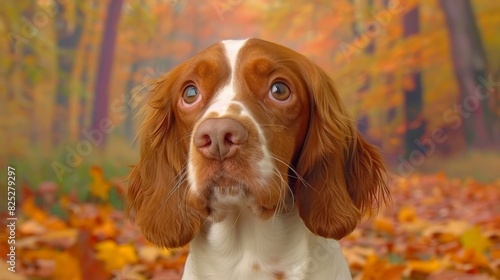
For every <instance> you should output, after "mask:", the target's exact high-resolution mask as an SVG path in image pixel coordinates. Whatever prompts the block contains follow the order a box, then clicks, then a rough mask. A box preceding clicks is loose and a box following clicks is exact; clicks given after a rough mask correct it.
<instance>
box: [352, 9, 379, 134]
mask: <svg viewBox="0 0 500 280" xmlns="http://www.w3.org/2000/svg"><path fill="white" fill-rule="evenodd" d="M358 2H361V1H359V0H358ZM352 4H353V5H357V6H358V7H356V8H360V9H362V8H365V7H363V6H361V5H360V3H357V2H356V1H353V2H352ZM365 5H367V7H368V8H369V9H372V8H373V1H372V0H369V1H368V2H367V3H365ZM360 6H361V7H360ZM356 8H355V9H353V10H354V15H353V18H354V22H353V25H352V30H353V33H354V38H358V37H362V36H365V37H366V32H367V30H366V29H365V28H366V22H367V20H366V19H365V18H363V20H357V18H358V17H357V16H356ZM361 13H362V12H361ZM366 38H367V39H368V40H369V43H368V45H367V46H366V47H365V49H364V52H365V54H366V55H367V56H371V55H373V53H374V51H375V38H371V37H366ZM361 75H362V76H363V77H364V79H363V82H362V84H361V86H360V87H359V88H358V91H357V98H358V100H357V102H356V103H360V102H361V101H362V100H363V98H364V95H365V94H366V93H367V92H368V90H369V89H370V80H371V77H370V74H369V73H368V72H362V73H361ZM369 121H370V120H369V118H368V114H367V112H366V111H365V112H363V111H361V110H358V111H357V112H356V122H357V124H358V130H359V132H360V133H361V134H362V135H363V136H365V137H367V136H368V129H369V125H370V123H369ZM378 140H379V139H378Z"/></svg>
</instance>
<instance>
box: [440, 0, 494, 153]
mask: <svg viewBox="0 0 500 280" xmlns="http://www.w3.org/2000/svg"><path fill="white" fill-rule="evenodd" d="M440 3H441V7H442V8H443V11H444V14H445V17H446V21H447V23H448V29H449V36H450V45H451V49H452V59H453V65H454V70H455V76H456V78H457V81H458V84H459V88H460V94H459V99H458V104H457V106H458V108H461V110H462V114H461V115H462V120H463V123H464V124H465V139H466V141H467V144H469V145H470V146H472V147H474V148H479V149H485V148H488V147H490V146H491V145H492V143H493V141H494V139H492V138H493V135H492V131H491V130H490V128H492V123H491V120H492V112H491V111H490V109H489V107H488V100H489V99H490V98H489V97H491V95H492V93H491V88H490V89H489V90H490V92H488V89H486V88H485V87H484V81H487V80H488V77H487V72H488V70H487V63H486V61H487V60H486V54H485V51H484V48H483V45H482V42H481V36H480V33H479V29H478V27H477V24H476V20H475V17H474V13H473V10H472V6H471V3H470V1H469V0H440ZM478 92H482V94H478ZM457 111H458V110H457Z"/></svg>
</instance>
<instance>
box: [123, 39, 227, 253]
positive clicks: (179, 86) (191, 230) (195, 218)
mask: <svg viewBox="0 0 500 280" xmlns="http://www.w3.org/2000/svg"><path fill="white" fill-rule="evenodd" d="M194 60H195V61H196V62H197V63H193V61H194ZM224 62H225V60H224V56H223V52H222V51H221V46H220V45H217V44H216V45H214V46H212V47H211V48H209V49H207V50H205V51H204V52H202V53H200V54H199V55H198V56H197V57H196V58H194V59H192V60H188V61H186V62H185V63H183V64H181V65H180V66H178V67H176V68H175V69H174V70H172V72H170V73H169V74H167V75H166V76H165V77H163V78H161V79H160V80H159V81H157V82H156V83H155V84H154V85H153V88H152V90H151V92H150V93H149V95H148V96H147V97H146V103H145V104H143V105H142V107H141V112H139V116H141V117H142V118H143V120H142V122H141V124H140V126H139V127H140V131H139V141H140V145H141V150H140V153H141V158H140V161H139V163H138V164H137V165H136V166H135V167H134V168H133V169H132V171H131V172H130V174H129V187H128V191H127V194H126V212H127V214H128V215H129V216H134V218H135V222H136V224H137V225H138V227H139V229H140V230H141V231H142V233H143V234H144V236H145V237H146V238H147V239H148V240H149V241H151V242H153V243H155V244H156V245H158V246H161V247H168V248H172V247H180V246H183V245H185V244H187V243H189V242H190V241H191V240H192V239H193V237H194V236H195V235H196V234H197V233H198V232H199V231H200V228H201V224H202V223H203V221H204V215H203V213H201V212H200V211H197V210H196V209H193V208H191V207H189V206H188V203H187V200H188V186H187V182H186V174H187V173H186V170H185V166H186V162H187V150H188V145H189V135H190V132H191V129H192V127H193V125H194V122H195V117H194V116H193V114H190V113H189V112H187V111H182V110H181V109H179V106H178V104H179V103H180V102H181V101H180V98H181V96H182V92H183V88H184V87H185V86H186V85H185V84H183V83H181V82H180V81H183V80H188V79H189V80H193V81H194V82H196V83H197V84H199V85H201V86H202V87H203V88H205V89H207V90H209V91H211V92H215V91H216V90H217V87H219V86H220V85H221V84H223V83H224V82H225V80H227V78H228V76H229V71H228V65H226V67H221V66H223V65H224ZM192 65H196V67H195V68H194V69H193V67H192ZM203 101H204V102H206V100H203ZM198 106H199V105H198ZM185 110H189V109H185Z"/></svg>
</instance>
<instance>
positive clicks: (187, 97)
mask: <svg viewBox="0 0 500 280" xmlns="http://www.w3.org/2000/svg"><path fill="white" fill-rule="evenodd" d="M199 97H200V92H199V90H198V88H197V87H195V86H192V85H191V86H188V87H186V89H184V93H183V94H182V100H183V101H184V103H185V104H186V105H192V104H194V103H195V102H196V101H197V100H198V99H199Z"/></svg>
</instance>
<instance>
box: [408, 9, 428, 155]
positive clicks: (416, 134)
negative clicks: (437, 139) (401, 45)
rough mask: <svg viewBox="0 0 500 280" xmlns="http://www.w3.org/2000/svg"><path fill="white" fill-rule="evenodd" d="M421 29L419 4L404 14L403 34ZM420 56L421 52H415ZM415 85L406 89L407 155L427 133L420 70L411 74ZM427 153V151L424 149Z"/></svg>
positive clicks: (416, 32) (410, 33) (415, 149)
mask: <svg viewBox="0 0 500 280" xmlns="http://www.w3.org/2000/svg"><path fill="white" fill-rule="evenodd" d="M419 31H420V20H419V9H418V6H416V7H414V8H413V9H411V10H409V11H408V12H407V13H406V14H405V15H404V16H403V36H404V38H409V37H411V36H414V35H416V34H418V33H419ZM413 55H415V56H418V55H419V54H418V53H416V54H413ZM410 79H411V80H412V84H413V87H412V88H411V89H405V90H404V101H403V104H404V115H405V134H404V144H405V145H404V146H405V151H406V154H407V155H410V154H411V153H412V152H413V151H418V150H420V149H419V146H418V145H417V143H416V141H417V140H419V139H420V138H421V137H422V136H423V135H424V133H425V121H424V117H423V114H422V78H421V72H420V71H419V70H417V71H415V72H413V73H411V74H410ZM422 152H424V153H427V151H422Z"/></svg>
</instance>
